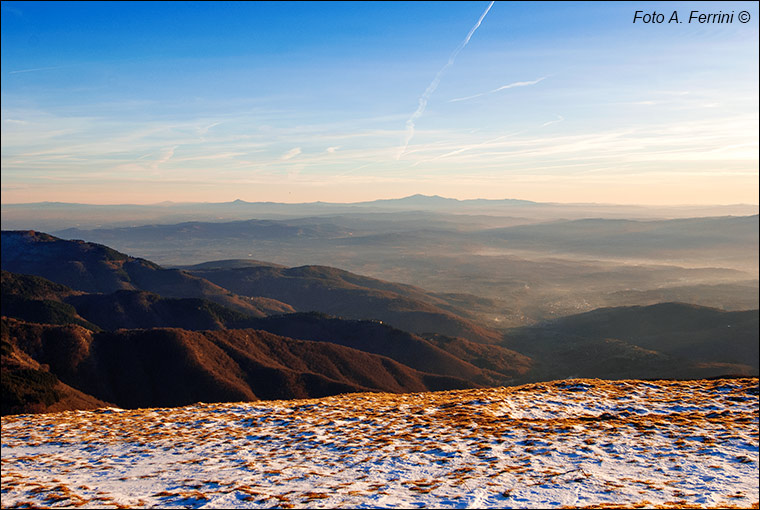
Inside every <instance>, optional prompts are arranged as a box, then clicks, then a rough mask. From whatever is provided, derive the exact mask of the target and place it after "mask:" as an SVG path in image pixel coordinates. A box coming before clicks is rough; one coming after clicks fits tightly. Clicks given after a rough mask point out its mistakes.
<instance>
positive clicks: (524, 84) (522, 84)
mask: <svg viewBox="0 0 760 510" xmlns="http://www.w3.org/2000/svg"><path fill="white" fill-rule="evenodd" d="M545 79H546V76H542V77H541V78H539V79H537V80H533V81H516V82H514V83H510V84H508V85H502V86H501V87H498V88H495V89H493V90H489V91H488V92H481V93H480V94H473V95H472V96H466V97H458V98H456V99H450V100H449V103H455V102H457V101H467V100H468V99H475V98H476V97H480V96H485V95H486V94H493V93H494V92H499V91H501V90H506V89H511V88H515V87H528V86H530V85H535V84H536V83H539V82H541V81H543V80H545Z"/></svg>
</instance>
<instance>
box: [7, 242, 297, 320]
mask: <svg viewBox="0 0 760 510" xmlns="http://www.w3.org/2000/svg"><path fill="white" fill-rule="evenodd" d="M2 268H3V269H4V270H6V271H12V272H14V273H24V274H32V275H37V276H42V277H44V278H47V279H48V280H51V281H53V282H56V283H60V284H63V285H66V286H68V287H70V288H72V289H75V290H80V291H85V292H105V293H108V292H114V291H116V290H147V291H150V292H155V293H157V294H161V295H162V296H165V297H182V298H189V297H193V298H204V299H209V300H211V301H214V302H216V303H219V304H221V305H224V306H227V307H229V308H232V309H234V310H238V311H242V312H245V313H248V314H252V315H256V316H259V317H261V316H264V315H267V314H269V313H283V312H288V311H293V309H292V308H290V307H289V306H288V305H286V304H284V303H278V302H275V301H273V300H271V299H263V300H261V299H256V298H241V297H239V296H235V295H233V294H232V293H231V292H229V291H228V290H226V289H223V288H221V287H219V286H218V285H214V284H213V283H211V282H208V281H206V280H204V279H202V278H199V277H197V276H193V275H191V274H188V273H186V272H184V271H179V270H176V269H163V268H161V267H160V266H158V265H157V264H154V263H152V262H149V261H147V260H144V259H139V258H133V257H130V256H128V255H124V254H123V253H119V252H117V251H115V250H112V249H111V248H108V247H107V246H103V245H99V244H94V243H86V242H84V241H64V240H62V239H58V238H56V237H53V236H51V235H48V234H44V233H41V232H34V231H3V232H2Z"/></svg>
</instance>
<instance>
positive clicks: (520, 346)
mask: <svg viewBox="0 0 760 510" xmlns="http://www.w3.org/2000/svg"><path fill="white" fill-rule="evenodd" d="M757 337H758V310H748V311H743V312H726V311H723V310H717V309H714V308H707V307H702V306H696V305H688V304H684V303H660V304H657V305H651V306H645V307H642V306H631V307H618V308H602V309H599V310H594V311H591V312H587V313H583V314H579V315H572V316H569V317H563V318H560V319H556V320H553V321H547V322H544V323H541V324H537V325H535V326H530V327H525V328H515V329H513V330H510V331H508V332H507V333H506V334H505V335H504V342H503V343H502V345H504V346H505V347H508V348H510V349H514V350H516V351H518V352H521V353H523V354H525V355H528V356H531V357H532V358H533V359H534V360H536V365H535V366H534V369H533V371H532V372H531V373H530V374H529V375H528V377H533V378H535V379H539V380H541V379H543V380H545V379H546V378H558V377H560V378H565V377H573V375H574V374H583V375H582V376H583V377H601V378H622V377H628V376H630V374H636V376H635V377H636V378H652V377H662V378H668V377H677V378H678V377H711V376H718V375H726V374H742V375H757V374H758V342H757Z"/></svg>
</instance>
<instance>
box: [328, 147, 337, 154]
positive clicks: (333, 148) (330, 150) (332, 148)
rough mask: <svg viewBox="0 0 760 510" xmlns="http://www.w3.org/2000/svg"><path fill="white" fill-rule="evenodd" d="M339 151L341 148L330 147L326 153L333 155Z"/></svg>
mask: <svg viewBox="0 0 760 510" xmlns="http://www.w3.org/2000/svg"><path fill="white" fill-rule="evenodd" d="M338 149H340V147H339V146H333V147H328V148H327V149H325V152H329V153H330V154H332V153H334V152H335V151H337V150H338Z"/></svg>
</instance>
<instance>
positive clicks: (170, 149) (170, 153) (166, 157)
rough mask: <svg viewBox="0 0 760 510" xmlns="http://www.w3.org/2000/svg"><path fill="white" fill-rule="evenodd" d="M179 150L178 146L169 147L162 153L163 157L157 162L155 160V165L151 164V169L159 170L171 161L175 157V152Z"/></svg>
mask: <svg viewBox="0 0 760 510" xmlns="http://www.w3.org/2000/svg"><path fill="white" fill-rule="evenodd" d="M175 150H177V146H176V145H175V146H174V147H167V148H166V149H164V150H163V151H162V152H161V157H159V158H158V159H157V160H155V161H154V162H153V163H151V165H150V166H151V168H152V169H153V170H158V167H159V166H161V165H163V164H164V163H166V162H167V161H169V160H170V159H172V158H173V157H174V151H175Z"/></svg>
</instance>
